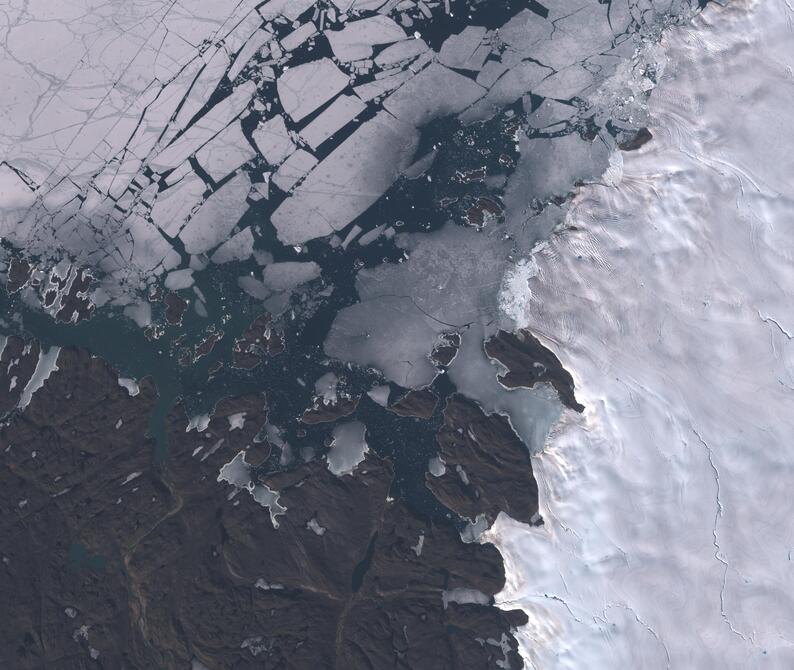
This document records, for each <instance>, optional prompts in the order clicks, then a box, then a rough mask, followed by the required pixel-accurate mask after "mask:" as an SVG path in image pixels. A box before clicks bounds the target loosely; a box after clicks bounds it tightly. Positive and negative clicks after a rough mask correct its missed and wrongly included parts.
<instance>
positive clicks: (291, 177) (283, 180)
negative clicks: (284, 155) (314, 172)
mask: <svg viewBox="0 0 794 670" xmlns="http://www.w3.org/2000/svg"><path fill="white" fill-rule="evenodd" d="M315 165H317V159H316V158H315V157H314V156H312V155H311V154H310V153H309V152H308V151H304V150H303V149H298V150H297V151H296V152H295V153H294V154H292V155H291V156H290V157H289V158H288V159H287V160H285V161H284V163H283V164H282V166H281V167H280V168H279V169H278V172H276V174H274V175H273V176H272V177H271V181H272V182H273V183H274V184H275V185H276V186H278V187H279V188H280V189H281V190H282V191H284V192H286V191H289V190H290V189H291V188H292V187H293V186H295V184H297V183H298V182H299V181H300V180H301V179H303V177H304V176H305V175H306V173H307V172H309V170H311V169H312V168H313V167H314V166H315Z"/></svg>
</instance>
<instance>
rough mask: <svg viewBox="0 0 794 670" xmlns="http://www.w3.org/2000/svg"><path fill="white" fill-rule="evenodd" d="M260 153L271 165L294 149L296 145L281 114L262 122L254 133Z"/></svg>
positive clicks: (276, 163) (277, 162)
mask: <svg viewBox="0 0 794 670" xmlns="http://www.w3.org/2000/svg"><path fill="white" fill-rule="evenodd" d="M252 135H253V138H254V142H255V143H256V146H257V148H258V149H259V153H261V154H262V155H263V156H264V157H265V160H266V161H267V162H268V163H270V164H271V165H278V164H279V163H280V162H281V161H283V160H284V159H285V158H286V157H287V156H289V155H290V154H291V153H292V152H293V151H295V145H294V144H293V143H292V140H291V139H290V136H289V132H288V131H287V126H286V125H284V119H283V118H282V117H281V116H274V117H273V118H272V119H268V120H267V121H265V122H264V123H262V124H261V125H260V126H259V127H258V128H257V129H256V130H255V131H254V132H253V133H252Z"/></svg>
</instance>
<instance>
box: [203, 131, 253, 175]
mask: <svg viewBox="0 0 794 670" xmlns="http://www.w3.org/2000/svg"><path fill="white" fill-rule="evenodd" d="M255 156H256V152H255V151H254V148H253V147H252V146H251V145H250V144H249V142H248V140H247V139H246V138H245V135H243V131H242V128H241V127H240V124H239V122H234V123H232V124H231V125H230V126H229V127H228V128H226V130H224V131H223V132H221V133H219V134H218V135H216V136H215V138H214V139H212V140H211V141H210V142H208V143H207V144H205V145H204V146H203V147H202V148H201V149H200V150H199V152H198V153H197V154H196V159H197V160H198V162H199V163H200V164H201V166H202V167H203V168H204V169H205V170H206V171H207V174H209V176H210V177H212V178H213V180H215V181H216V182H217V181H220V180H221V179H223V178H224V177H225V176H227V175H229V174H231V173H232V172H234V171H235V170H236V169H237V168H238V167H240V166H241V165H242V164H243V163H247V162H248V161H250V160H251V159H253V158H254V157H255Z"/></svg>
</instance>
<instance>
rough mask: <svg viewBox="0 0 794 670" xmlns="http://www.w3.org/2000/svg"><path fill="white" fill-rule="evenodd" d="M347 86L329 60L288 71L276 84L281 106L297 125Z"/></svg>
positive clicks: (299, 66) (347, 81)
mask: <svg viewBox="0 0 794 670" xmlns="http://www.w3.org/2000/svg"><path fill="white" fill-rule="evenodd" d="M349 83H350V81H349V80H348V77H347V75H346V74H345V73H344V72H342V71H341V70H340V69H339V68H338V67H336V65H334V63H333V61H332V60H331V59H330V58H321V59H320V60H316V61H312V62H311V63H304V64H303V65H298V66H296V67H293V68H290V69H289V70H287V71H286V72H284V74H282V75H281V76H280V77H279V78H278V81H277V82H276V88H277V89H278V96H279V99H280V100H281V106H282V107H283V108H284V111H285V112H286V113H287V114H289V115H290V116H291V117H292V119H293V120H295V121H300V120H301V119H303V118H305V117H306V116H308V115H309V114H311V113H312V112H313V111H314V110H315V109H317V108H318V107H320V106H322V105H323V104H325V103H326V102H328V101H329V100H330V99H331V98H333V97H334V96H335V95H336V94H337V93H339V92H341V91H342V90H343V89H344V88H346V87H347V85H348V84H349Z"/></svg>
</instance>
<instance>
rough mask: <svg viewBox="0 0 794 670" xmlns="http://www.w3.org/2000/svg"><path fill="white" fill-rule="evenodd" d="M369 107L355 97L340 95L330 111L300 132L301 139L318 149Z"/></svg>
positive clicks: (325, 111)
mask: <svg viewBox="0 0 794 670" xmlns="http://www.w3.org/2000/svg"><path fill="white" fill-rule="evenodd" d="M366 108H367V106H366V105H365V104H364V103H363V102H361V100H360V99H359V98H358V97H356V96H354V95H340V96H339V97H338V98H337V99H336V100H334V101H333V102H332V103H331V104H330V106H329V107H328V109H326V110H324V111H323V112H322V114H320V115H319V116H318V117H317V118H316V119H314V120H313V121H312V122H311V123H310V124H309V125H307V126H306V127H305V128H304V129H303V130H301V131H300V135H301V137H302V138H303V139H304V140H305V141H306V144H308V145H309V146H310V147H311V148H312V149H316V148H317V147H318V146H320V145H321V144H322V143H323V142H325V141H326V140H327V139H328V138H329V137H331V136H332V135H333V134H334V133H336V132H337V131H338V130H339V129H340V128H343V127H344V126H345V125H346V124H348V123H349V122H350V121H352V120H353V119H354V118H355V117H356V116H358V115H359V114H361V112H363V111H364V110H365V109H366Z"/></svg>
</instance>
